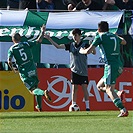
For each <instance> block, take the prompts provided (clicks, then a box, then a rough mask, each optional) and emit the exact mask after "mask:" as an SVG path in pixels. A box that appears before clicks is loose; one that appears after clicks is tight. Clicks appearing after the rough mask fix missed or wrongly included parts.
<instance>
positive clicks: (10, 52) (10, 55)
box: [7, 48, 13, 59]
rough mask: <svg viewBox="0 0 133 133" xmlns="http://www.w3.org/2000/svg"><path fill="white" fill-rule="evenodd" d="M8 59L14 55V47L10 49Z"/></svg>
mask: <svg viewBox="0 0 133 133" xmlns="http://www.w3.org/2000/svg"><path fill="white" fill-rule="evenodd" d="M7 56H8V59H9V58H12V57H13V53H12V48H10V49H9V50H8V55H7Z"/></svg>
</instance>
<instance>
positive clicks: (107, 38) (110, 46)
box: [92, 32, 123, 66]
mask: <svg viewBox="0 0 133 133" xmlns="http://www.w3.org/2000/svg"><path fill="white" fill-rule="evenodd" d="M121 42H122V40H121V39H120V38H119V37H118V36H117V35H115V34H113V33H111V32H104V33H98V34H97V35H96V37H95V38H94V41H93V42H92V45H94V46H95V47H97V46H98V45H99V47H100V52H101V54H102V58H104V62H105V64H110V65H111V64H113V65H114V64H115V63H116V65H118V64H119V65H121V66H123V63H122V60H121V53H120V44H121Z"/></svg>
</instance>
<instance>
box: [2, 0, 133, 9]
mask: <svg viewBox="0 0 133 133" xmlns="http://www.w3.org/2000/svg"><path fill="white" fill-rule="evenodd" d="M0 8H1V9H7V10H22V9H28V10H35V11H61V10H63V11H79V10H124V9H125V10H133V0H0Z"/></svg>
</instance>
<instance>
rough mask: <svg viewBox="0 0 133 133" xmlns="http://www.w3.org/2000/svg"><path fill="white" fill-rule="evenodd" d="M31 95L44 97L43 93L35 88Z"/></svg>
mask: <svg viewBox="0 0 133 133" xmlns="http://www.w3.org/2000/svg"><path fill="white" fill-rule="evenodd" d="M33 94H34V95H41V96H43V95H44V91H43V90H41V89H39V88H36V89H35V90H33Z"/></svg>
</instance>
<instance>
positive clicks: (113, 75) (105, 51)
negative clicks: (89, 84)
mask: <svg viewBox="0 0 133 133" xmlns="http://www.w3.org/2000/svg"><path fill="white" fill-rule="evenodd" d="M121 44H122V45H125V44H126V41H125V40H124V38H122V37H119V36H117V35H116V34H113V33H111V32H109V25H108V23H107V22H106V21H101V22H100V23H99V24H98V33H97V35H96V36H95V38H94V41H93V42H92V44H91V45H90V47H89V48H87V49H83V48H81V49H80V53H82V54H89V53H91V52H92V51H93V50H94V49H95V47H97V46H98V47H99V48H100V52H101V54H102V57H103V58H104V61H105V67H104V76H103V77H102V78H101V79H100V81H99V82H98V84H97V88H98V90H100V91H104V92H106V93H107V94H108V96H109V97H110V98H111V100H112V101H113V103H114V104H115V106H116V107H118V108H119V109H120V114H119V115H118V117H126V116H128V111H127V109H126V108H125V107H124V105H123V103H122V101H121V99H120V98H119V97H118V95H117V93H116V92H115V84H116V79H117V78H118V76H120V74H121V73H122V71H123V62H122V60H121V54H120V45H121Z"/></svg>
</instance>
